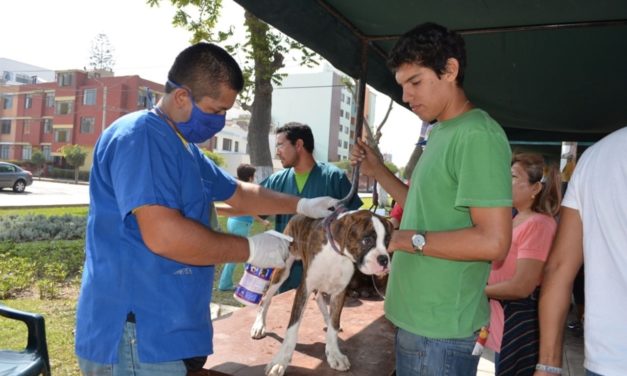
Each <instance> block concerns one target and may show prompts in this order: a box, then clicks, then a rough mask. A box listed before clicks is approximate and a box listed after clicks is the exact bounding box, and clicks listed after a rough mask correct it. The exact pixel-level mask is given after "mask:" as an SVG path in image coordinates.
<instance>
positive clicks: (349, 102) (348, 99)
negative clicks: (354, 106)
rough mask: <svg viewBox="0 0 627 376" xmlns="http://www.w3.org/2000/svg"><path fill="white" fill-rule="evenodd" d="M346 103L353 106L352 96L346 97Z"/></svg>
mask: <svg viewBox="0 0 627 376" xmlns="http://www.w3.org/2000/svg"><path fill="white" fill-rule="evenodd" d="M346 103H348V104H351V97H350V95H347V96H346Z"/></svg>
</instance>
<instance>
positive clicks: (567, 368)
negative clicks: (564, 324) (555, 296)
mask: <svg viewBox="0 0 627 376" xmlns="http://www.w3.org/2000/svg"><path fill="white" fill-rule="evenodd" d="M239 309H240V307H234V306H229V305H225V304H215V303H211V319H212V320H216V319H218V318H226V317H228V316H230V315H231V314H232V313H233V312H235V311H237V310H239ZM573 318H574V317H570V315H569V317H568V320H567V321H570V320H571V319H573ZM583 358H584V346H583V337H577V336H575V335H574V334H573V332H572V331H570V330H568V329H566V330H565V335H564V356H563V364H562V369H563V373H562V375H564V376H585V370H584V368H583ZM492 375H494V352H492V350H490V349H488V348H486V349H484V351H483V355H482V356H481V359H480V360H479V366H478V368H477V376H492Z"/></svg>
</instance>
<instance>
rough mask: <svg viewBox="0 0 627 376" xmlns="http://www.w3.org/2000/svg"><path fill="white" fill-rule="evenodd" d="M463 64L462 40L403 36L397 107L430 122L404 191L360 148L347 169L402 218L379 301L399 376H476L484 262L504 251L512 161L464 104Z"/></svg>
mask: <svg viewBox="0 0 627 376" xmlns="http://www.w3.org/2000/svg"><path fill="white" fill-rule="evenodd" d="M465 63H466V55H465V48H464V41H463V39H462V38H461V36H459V35H458V34H456V33H454V32H451V31H449V30H447V29H446V28H445V27H443V26H440V25H436V24H433V23H427V24H422V25H418V26H417V27H415V28H414V29H412V30H411V31H409V32H407V33H406V34H404V35H403V36H402V37H401V38H400V39H399V41H398V42H397V44H396V45H395V47H394V48H393V49H392V51H391V53H390V57H389V65H390V67H391V69H392V71H393V72H394V73H395V78H396V81H397V82H398V84H399V85H400V86H401V87H402V88H403V100H404V101H405V102H407V104H408V105H409V107H410V108H411V110H412V111H413V112H414V113H415V114H417V115H418V116H419V117H420V118H421V119H422V120H424V121H428V122H432V121H437V124H436V125H435V127H434V128H433V131H432V132H431V134H430V136H429V142H428V144H427V147H426V148H425V151H424V153H423V154H422V156H421V158H420V160H419V162H418V164H417V165H416V168H415V169H414V172H413V174H412V178H411V184H410V188H408V187H407V186H406V185H405V184H403V182H402V181H400V180H399V179H397V178H396V177H395V176H394V175H393V174H392V173H391V172H390V171H389V170H387V168H385V166H384V165H383V163H382V162H381V161H380V160H378V159H377V157H376V156H375V154H374V153H372V150H371V149H370V148H369V147H368V146H367V145H365V144H364V143H363V142H359V143H358V145H357V147H355V149H354V151H353V156H352V162H353V163H357V162H361V171H362V173H364V174H366V175H368V176H373V177H375V178H376V179H377V181H378V182H379V183H380V184H381V185H382V186H383V187H384V188H385V189H386V190H387V191H388V192H389V193H390V194H391V195H392V197H394V199H395V200H396V201H397V202H398V203H399V204H400V205H402V206H403V208H404V213H403V218H402V221H401V225H400V230H398V231H396V232H395V233H394V235H393V236H392V239H391V242H390V246H389V249H390V250H391V251H396V252H395V254H394V257H393V258H392V268H391V274H390V278H389V281H388V287H387V295H386V301H385V313H386V317H387V318H388V319H389V320H390V321H391V322H392V323H394V325H396V326H397V327H398V330H397V336H396V373H397V375H399V376H403V375H416V374H425V375H431V374H441V372H443V371H442V370H444V369H446V370H448V372H449V374H451V375H471V374H473V375H474V374H475V373H476V369H477V364H478V362H479V356H478V355H472V350H473V347H474V344H475V342H476V340H477V335H478V331H479V330H480V329H481V327H482V326H484V325H487V324H488V321H489V313H490V312H489V305H488V300H487V298H486V296H485V293H484V288H485V285H486V281H487V278H488V274H489V272H490V261H492V260H496V259H501V258H504V257H505V255H506V253H507V250H508V248H509V244H510V241H511V233H512V221H511V205H512V200H511V192H512V188H511V174H510V159H511V151H510V148H509V144H508V141H507V138H506V136H505V133H504V132H503V129H502V128H501V127H500V125H499V124H498V123H497V122H496V121H495V120H494V119H492V118H491V117H490V116H489V115H488V114H487V113H486V112H484V111H483V110H480V109H478V108H475V107H474V106H473V104H472V103H471V102H470V100H469V99H468V98H467V97H466V95H465V93H464V90H463V87H462V84H463V79H464V68H465ZM399 251H400V252H399ZM420 372H422V373H420Z"/></svg>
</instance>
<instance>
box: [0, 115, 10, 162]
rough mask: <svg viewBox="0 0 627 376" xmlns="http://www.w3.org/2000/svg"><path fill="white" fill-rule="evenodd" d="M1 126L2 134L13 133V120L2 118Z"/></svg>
mask: <svg viewBox="0 0 627 376" xmlns="http://www.w3.org/2000/svg"><path fill="white" fill-rule="evenodd" d="M0 127H1V128H0V134H11V120H7V119H4V120H2V125H1V126H0ZM5 159H6V158H5Z"/></svg>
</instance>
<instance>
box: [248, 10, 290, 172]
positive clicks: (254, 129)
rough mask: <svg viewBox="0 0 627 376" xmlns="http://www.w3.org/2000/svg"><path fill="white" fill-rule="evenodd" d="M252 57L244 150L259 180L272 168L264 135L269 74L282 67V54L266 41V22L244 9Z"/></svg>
mask: <svg viewBox="0 0 627 376" xmlns="http://www.w3.org/2000/svg"><path fill="white" fill-rule="evenodd" d="M245 25H246V27H247V28H248V32H249V33H250V43H251V46H252V51H253V54H252V55H253V59H254V62H255V64H254V75H255V93H254V96H253V103H252V105H251V106H250V112H251V117H250V123H249V124H248V152H249V154H250V163H251V164H252V165H254V166H255V167H257V173H256V174H255V175H256V179H257V180H258V181H261V180H263V179H265V178H266V177H268V176H269V175H270V174H272V172H273V168H272V154H271V153H270V143H269V142H268V136H269V134H270V126H271V122H272V90H273V87H272V76H273V75H274V73H275V72H276V71H278V70H279V69H280V68H281V67H283V55H282V54H281V53H280V52H278V51H277V50H272V49H271V48H270V44H269V43H268V30H269V26H268V24H266V23H264V22H263V21H261V20H259V19H258V18H256V17H255V16H253V15H252V14H250V13H248V12H246V13H245Z"/></svg>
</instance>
